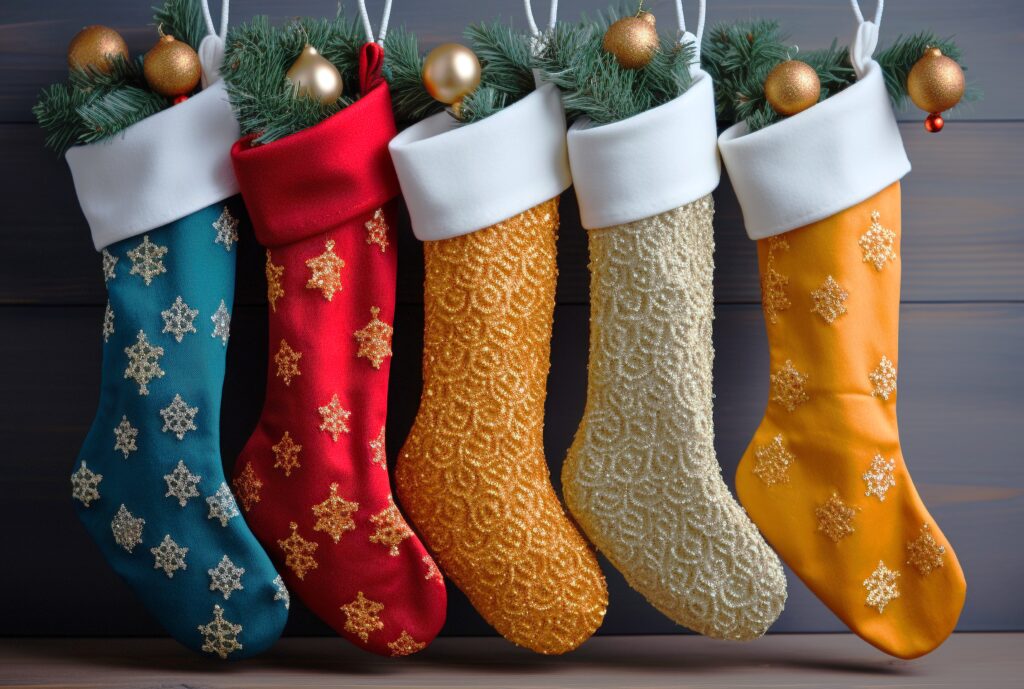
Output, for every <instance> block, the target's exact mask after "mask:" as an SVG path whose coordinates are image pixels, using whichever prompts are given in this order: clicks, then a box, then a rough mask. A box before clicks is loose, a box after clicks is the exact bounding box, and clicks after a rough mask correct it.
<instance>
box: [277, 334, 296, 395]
mask: <svg viewBox="0 0 1024 689" xmlns="http://www.w3.org/2000/svg"><path fill="white" fill-rule="evenodd" d="M301 358H302V352H296V351H295V350H294V349H292V348H291V347H290V346H289V345H288V342H287V341H285V340H284V339H283V338H282V339H281V346H280V348H279V349H278V350H277V354H275V355H274V363H275V364H277V373H276V374H275V375H276V376H277V377H278V378H283V379H284V384H285V386H289V385H291V384H292V378H295V377H296V376H301V375H302V371H301V370H300V369H299V359H301Z"/></svg>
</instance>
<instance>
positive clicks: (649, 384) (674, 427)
mask: <svg viewBox="0 0 1024 689" xmlns="http://www.w3.org/2000/svg"><path fill="white" fill-rule="evenodd" d="M713 214H714V208H713V202H712V199H711V196H710V195H709V196H704V197H703V198H700V199H698V200H696V201H693V202H691V203H689V204H686V205H684V206H681V207H679V208H676V209H674V210H671V211H667V212H665V213H661V214H659V215H655V216H651V217H649V218H645V219H643V220H639V221H636V222H632V223H627V224H623V225H616V226H613V227H609V228H604V229H597V230H590V231H589V242H590V270H591V286H590V299H591V331H590V363H589V379H588V385H587V406H586V411H585V412H584V418H583V421H582V423H581V424H580V427H579V430H578V431H577V433H576V438H575V440H574V442H573V444H572V447H571V448H570V450H569V454H568V457H567V458H566V462H565V465H564V467H563V470H562V484H563V486H564V492H565V499H566V503H567V504H568V506H569V509H570V511H571V512H572V514H573V516H574V517H575V518H576V520H577V522H578V523H579V524H580V526H581V527H582V528H583V530H584V532H585V533H586V534H587V536H588V537H589V538H590V540H591V541H592V542H593V543H594V544H595V545H597V547H598V549H599V550H600V551H601V552H602V553H603V554H604V555H605V556H606V557H607V558H608V559H609V560H610V561H611V562H612V564H613V565H615V567H616V568H617V569H619V570H620V571H621V572H622V573H623V575H624V576H625V577H626V580H627V581H628V582H629V584H630V585H631V586H632V587H633V588H635V589H636V590H637V591H639V592H640V593H641V594H643V595H644V597H646V598H647V599H648V600H649V601H650V602H651V604H652V605H654V607H656V608H657V609H658V610H660V611H661V612H662V613H664V614H665V615H667V616H668V617H670V618H671V619H672V620H674V621H675V622H677V623H679V624H681V625H683V626H686V627H689V628H690V629H693V630H695V631H698V632H700V633H701V634H705V635H707V636H712V637H716V638H723V639H752V638H755V637H757V636H760V635H761V634H763V633H764V632H765V630H766V629H767V628H768V627H769V625H771V623H772V622H774V621H775V619H776V617H778V615H779V613H780V612H781V611H782V608H783V605H784V604H785V601H786V580H785V576H784V575H783V572H782V566H781V564H780V563H779V560H778V558H777V557H776V556H775V554H774V553H773V552H772V551H771V549H770V548H769V547H768V545H767V544H766V543H765V542H764V540H763V539H762V538H761V536H760V535H759V534H758V532H757V528H756V527H755V526H754V524H753V523H752V522H751V521H750V519H749V518H748V517H747V515H746V513H745V512H744V511H743V508H742V507H740V506H739V504H738V503H737V502H736V501H735V500H734V499H733V497H732V495H730V493H729V489H728V488H727V487H726V485H725V482H724V481H723V480H722V475H721V467H720V466H719V465H718V461H717V459H716V457H715V451H714V427H713V419H712V413H711V400H712V394H711V393H712V388H711V379H712V363H713V359H714V349H713V347H712V343H711V321H712V319H713V303H712V274H713V272H714V261H713V258H712V252H713V250H714V239H713V234H712V226H711V220H712V216H713Z"/></svg>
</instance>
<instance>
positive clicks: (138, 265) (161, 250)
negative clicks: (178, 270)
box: [128, 234, 167, 287]
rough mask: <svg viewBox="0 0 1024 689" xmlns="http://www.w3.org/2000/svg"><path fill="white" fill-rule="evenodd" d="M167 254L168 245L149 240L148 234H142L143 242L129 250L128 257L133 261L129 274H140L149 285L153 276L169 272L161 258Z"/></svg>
mask: <svg viewBox="0 0 1024 689" xmlns="http://www.w3.org/2000/svg"><path fill="white" fill-rule="evenodd" d="M166 255H167V247H166V246H160V245H159V244H154V243H153V242H151V241H149V235H148V234H146V235H142V244H139V245H138V246H137V247H135V248H134V249H132V250H131V251H129V252H128V258H129V259H131V262H132V269H131V270H130V271H128V274H129V275H138V276H139V277H141V278H142V280H143V281H144V282H145V283H146V286H147V287H148V286H149V283H151V282H152V281H153V278H155V277H156V276H157V275H160V274H161V273H166V272H167V269H166V268H164V262H163V261H162V260H161V259H163V257H164V256H166Z"/></svg>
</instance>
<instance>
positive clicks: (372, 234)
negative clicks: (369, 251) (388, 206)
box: [363, 208, 388, 253]
mask: <svg viewBox="0 0 1024 689" xmlns="http://www.w3.org/2000/svg"><path fill="white" fill-rule="evenodd" d="M363 226H364V227H365V228H366V243H367V244H376V245H377V246H379V247H380V252H381V253H384V252H385V251H386V250H387V248H388V223H387V221H386V220H385V219H384V209H383V208H378V209H377V210H375V211H374V212H373V217H372V218H370V219H369V220H367V221H366V223H365V224H364V225H363Z"/></svg>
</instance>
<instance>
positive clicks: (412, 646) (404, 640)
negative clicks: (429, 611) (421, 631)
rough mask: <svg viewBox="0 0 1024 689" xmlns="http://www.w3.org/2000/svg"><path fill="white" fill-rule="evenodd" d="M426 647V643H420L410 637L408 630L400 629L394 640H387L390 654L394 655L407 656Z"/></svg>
mask: <svg viewBox="0 0 1024 689" xmlns="http://www.w3.org/2000/svg"><path fill="white" fill-rule="evenodd" d="M426 647H427V644H425V643H421V642H419V641H417V640H416V639H414V638H412V635H411V634H409V632H407V631H405V630H404V629H403V630H402V633H401V634H399V635H398V638H397V639H395V640H394V641H389V642H388V648H389V649H390V650H391V655H392V656H394V657H399V656H408V655H412V654H413V653H416V652H418V651H422V650H423V649H424V648H426Z"/></svg>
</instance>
